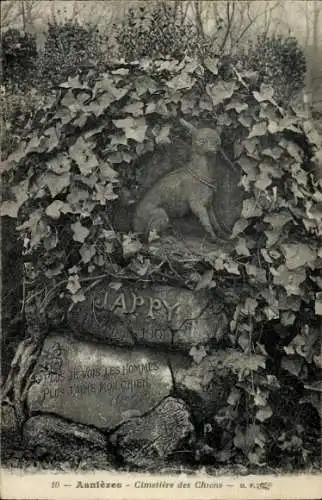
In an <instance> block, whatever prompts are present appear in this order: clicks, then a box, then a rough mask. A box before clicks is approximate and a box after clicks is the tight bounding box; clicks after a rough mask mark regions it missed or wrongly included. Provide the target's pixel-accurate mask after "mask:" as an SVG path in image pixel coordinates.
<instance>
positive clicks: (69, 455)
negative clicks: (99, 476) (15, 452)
mask: <svg viewBox="0 0 322 500" xmlns="http://www.w3.org/2000/svg"><path fill="white" fill-rule="evenodd" d="M23 438H24V445H25V447H26V448H27V449H29V450H32V452H33V454H34V455H35V456H36V457H38V458H41V457H43V456H46V458H48V457H52V458H54V459H61V460H72V461H73V462H75V461H79V460H82V459H85V460H87V461H88V460H90V461H91V462H92V463H93V459H94V460H95V463H96V465H105V466H106V465H109V464H111V463H112V462H113V459H114V456H113V455H112V454H111V453H110V452H108V451H107V442H106V438H105V436H104V434H102V433H101V432H99V431H97V430H95V429H91V428H90V427H87V426H85V425H80V424H74V423H71V422H66V421H64V420H63V419H61V418H59V417H54V416H52V415H37V416H34V417H31V418H29V420H27V422H26V423H25V424H24V427H23Z"/></svg>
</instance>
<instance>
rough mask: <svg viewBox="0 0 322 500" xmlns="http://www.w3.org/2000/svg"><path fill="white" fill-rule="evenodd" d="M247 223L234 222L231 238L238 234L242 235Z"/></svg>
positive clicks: (245, 221)
mask: <svg viewBox="0 0 322 500" xmlns="http://www.w3.org/2000/svg"><path fill="white" fill-rule="evenodd" d="M248 224H249V222H248V220H246V219H239V220H238V221H237V222H235V224H234V227H233V229H232V232H231V237H232V238H235V237H236V236H238V234H240V233H243V232H244V231H245V229H246V227H247V226H248Z"/></svg>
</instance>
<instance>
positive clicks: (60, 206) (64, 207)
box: [45, 200, 71, 219]
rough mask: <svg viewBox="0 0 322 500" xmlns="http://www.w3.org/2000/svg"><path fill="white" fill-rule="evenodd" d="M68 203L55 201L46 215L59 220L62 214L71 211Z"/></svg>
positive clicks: (48, 208) (47, 209) (46, 211)
mask: <svg viewBox="0 0 322 500" xmlns="http://www.w3.org/2000/svg"><path fill="white" fill-rule="evenodd" d="M70 209H71V208H70V206H69V205H68V203H64V202H63V201H60V200H55V201H53V202H52V203H51V204H50V205H48V207H47V208H46V210H45V213H46V215H48V217H51V218H52V219H59V217H60V215H61V212H63V213H67V212H68V211H69V210H70Z"/></svg>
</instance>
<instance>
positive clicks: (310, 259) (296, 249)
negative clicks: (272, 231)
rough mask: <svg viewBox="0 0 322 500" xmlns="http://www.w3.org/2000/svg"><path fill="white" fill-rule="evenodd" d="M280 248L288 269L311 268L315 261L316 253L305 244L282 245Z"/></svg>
mask: <svg viewBox="0 0 322 500" xmlns="http://www.w3.org/2000/svg"><path fill="white" fill-rule="evenodd" d="M281 248H282V251H283V254H284V256H285V260H286V266H287V268H288V269H297V268H298V267H301V266H304V265H308V266H311V265H312V264H313V263H314V261H315V259H316V252H314V251H313V250H312V248H310V246H309V245H306V244H305V243H297V244H292V243H289V244H283V245H282V246H281Z"/></svg>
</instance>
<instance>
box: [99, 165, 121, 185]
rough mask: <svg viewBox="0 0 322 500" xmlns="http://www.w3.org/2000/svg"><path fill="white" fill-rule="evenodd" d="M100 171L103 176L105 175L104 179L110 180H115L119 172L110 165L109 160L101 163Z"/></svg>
mask: <svg viewBox="0 0 322 500" xmlns="http://www.w3.org/2000/svg"><path fill="white" fill-rule="evenodd" d="M100 172H101V175H102V177H104V179H107V180H109V181H115V180H116V179H117V177H118V172H116V170H114V169H113V168H112V167H111V166H110V165H109V163H108V162H105V163H103V164H102V165H100Z"/></svg>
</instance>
